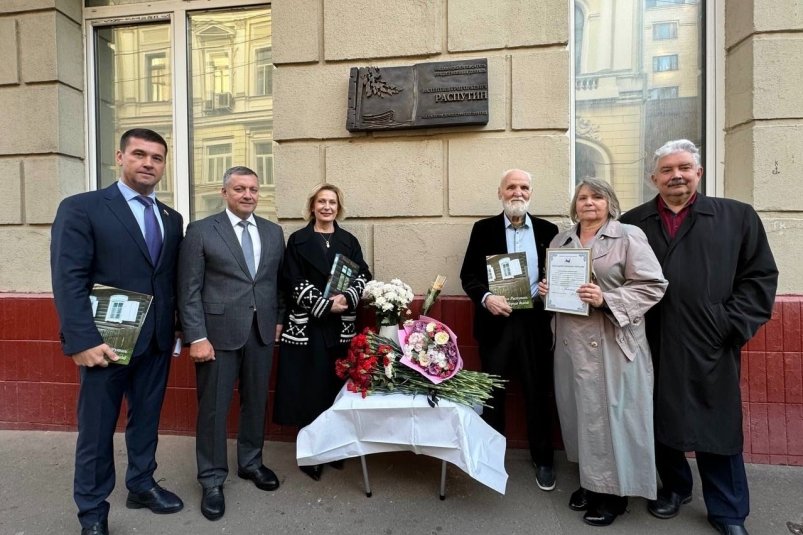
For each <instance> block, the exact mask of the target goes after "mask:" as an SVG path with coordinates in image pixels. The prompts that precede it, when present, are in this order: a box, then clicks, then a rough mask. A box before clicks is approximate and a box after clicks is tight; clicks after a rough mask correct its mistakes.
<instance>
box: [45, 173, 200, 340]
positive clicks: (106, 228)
mask: <svg viewBox="0 0 803 535" xmlns="http://www.w3.org/2000/svg"><path fill="white" fill-rule="evenodd" d="M156 207H157V209H158V210H159V215H160V216H161V219H162V224H163V225H164V242H163V245H162V253H161V256H160V257H159V261H158V263H157V264H156V265H155V266H154V265H153V263H152V262H151V258H150V255H149V254H148V247H147V246H146V245H145V238H144V237H143V236H142V231H141V230H140V228H139V225H138V224H137V220H136V219H135V218H134V214H133V213H131V208H129V206H128V203H126V201H125V198H124V197H123V194H122V193H120V188H119V187H118V185H117V183H116V182H115V183H114V184H112V185H111V186H109V187H107V188H105V189H102V190H98V191H90V192H86V193H80V194H78V195H73V196H72V197H68V198H66V199H64V200H63V201H62V202H61V204H60V205H59V209H58V211H57V212H56V219H55V221H53V228H52V229H51V243H50V269H51V277H52V281H53V296H54V298H55V301H56V309H57V311H58V315H59V323H60V327H61V342H62V346H63V349H64V353H65V354H67V355H74V354H75V353H79V352H81V351H83V350H85V349H89V348H91V347H95V346H97V345H100V344H102V343H103V339H102V338H101V336H100V334H99V333H98V330H97V328H96V327H95V322H94V320H93V318H92V307H91V305H90V303H89V292H90V290H91V289H92V286H93V285H94V284H105V285H107V286H115V287H117V288H122V289H125V290H131V291H134V292H141V293H145V294H150V295H152V296H153V302H152V303H151V307H150V309H149V310H148V315H147V316H146V318H145V323H144V324H143V326H142V331H141V332H140V335H139V339H138V340H137V344H136V346H135V347H134V355H135V356H136V355H139V354H142V353H143V352H145V351H146V350H147V348H148V344H149V343H150V341H151V338H153V337H155V339H156V342H157V344H158V346H159V349H160V350H161V351H167V350H169V349H172V347H173V337H174V330H175V329H176V314H175V311H176V265H177V258H178V248H179V244H180V243H181V239H182V233H183V230H184V223H183V221H182V218H181V214H179V213H178V212H176V211H175V210H173V209H172V208H170V207H168V206H166V205H164V204H162V203H161V202H159V201H156Z"/></svg>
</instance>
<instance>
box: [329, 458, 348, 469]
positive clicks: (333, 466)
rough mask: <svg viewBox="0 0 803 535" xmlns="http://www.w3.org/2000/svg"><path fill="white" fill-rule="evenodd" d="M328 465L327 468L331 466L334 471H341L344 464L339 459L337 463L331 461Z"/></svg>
mask: <svg viewBox="0 0 803 535" xmlns="http://www.w3.org/2000/svg"><path fill="white" fill-rule="evenodd" d="M328 464H329V466H331V467H332V468H334V469H335V470H343V468H345V463H344V462H343V459H339V460H337V461H332V462H331V463H328Z"/></svg>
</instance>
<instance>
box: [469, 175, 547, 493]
mask: <svg viewBox="0 0 803 535" xmlns="http://www.w3.org/2000/svg"><path fill="white" fill-rule="evenodd" d="M531 187H532V177H531V176H530V174H529V173H527V172H526V171H522V170H520V169H511V170H509V171H506V172H505V173H504V175H503V176H502V181H501V183H500V185H499V190H498V195H499V199H500V200H501V201H502V207H503V209H504V211H503V213H501V214H499V215H497V216H494V217H489V218H487V219H482V220H480V221H477V222H476V223H475V224H474V228H473V229H472V231H471V238H470V239H469V242H468V249H467V250H466V256H465V259H464V260H463V268H462V269H461V271H460V279H461V281H462V283H463V290H464V291H465V292H466V294H467V295H468V296H469V297H470V298H471V300H472V301H473V302H474V337H475V338H476V339H477V344H478V345H479V353H480V360H481V362H482V369H483V371H484V372H487V373H493V374H497V375H501V376H503V377H505V378H508V379H509V378H512V377H518V378H519V379H520V380H521V385H522V390H523V392H524V405H525V411H526V415H527V435H528V439H529V443H530V454H531V456H532V461H533V465H534V466H535V469H536V470H535V477H536V483H537V484H538V487H539V488H541V489H542V490H545V491H548V490H552V489H554V488H555V471H554V468H553V459H552V409H551V403H550V392H552V331H551V328H550V325H549V321H550V316H549V314H548V313H547V312H545V311H544V307H543V303H542V302H541V301H540V300H539V299H535V296H536V294H537V292H538V280H539V276H540V275H541V274H542V273H543V271H544V259H545V257H546V248H547V246H548V245H549V242H550V241H551V240H552V238H553V237H555V235H556V234H557V233H558V227H557V226H555V225H553V224H552V223H550V222H549V221H545V220H543V219H539V218H537V217H535V216H532V215H529V214H528V213H527V210H528V208H529V205H530V194H531ZM510 252H524V253H526V256H527V267H528V275H529V278H530V290H531V294H532V297H533V308H532V309H526V310H513V309H511V307H510V305H509V304H508V302H507V300H506V299H505V297H504V296H502V295H494V294H493V293H492V292H491V291H490V290H489V288H488V270H487V264H486V256H490V255H496V254H504V253H510ZM490 404H491V405H492V406H493V408H492V409H487V408H486V409H485V411H484V412H483V417H484V418H485V421H487V422H488V424H490V425H491V426H492V427H493V428H494V429H496V430H497V431H499V432H500V433H503V434H504V432H505V391H504V390H496V391H495V392H494V396H493V398H492V400H491V402H490Z"/></svg>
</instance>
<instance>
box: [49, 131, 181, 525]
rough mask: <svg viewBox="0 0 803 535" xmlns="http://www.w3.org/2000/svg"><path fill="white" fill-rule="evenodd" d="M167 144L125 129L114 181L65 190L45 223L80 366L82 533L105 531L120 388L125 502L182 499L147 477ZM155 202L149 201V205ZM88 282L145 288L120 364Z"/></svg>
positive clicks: (159, 369)
mask: <svg viewBox="0 0 803 535" xmlns="http://www.w3.org/2000/svg"><path fill="white" fill-rule="evenodd" d="M166 157H167V144H166V143H165V140H164V139H163V138H162V136H160V135H159V134H157V133H156V132H153V131H151V130H146V129H133V130H129V131H127V132H125V133H124V134H123V136H122V137H121V139H120V148H119V150H118V151H117V153H116V161H117V165H119V166H120V168H121V173H120V180H119V182H117V183H115V184H112V185H111V186H109V187H108V188H105V189H103V190H98V191H90V192H87V193H81V194H78V195H74V196H72V197H68V198H66V199H64V200H63V201H62V202H61V204H60V205H59V209H58V212H57V213H56V219H55V221H54V222H53V228H52V236H51V246H50V265H51V274H52V281H53V296H54V298H55V301H56V309H57V311H58V315H59V322H60V327H61V341H62V346H63V349H64V353H65V354H66V355H69V356H70V357H71V358H72V359H73V361H74V362H75V363H76V364H77V365H78V366H79V367H80V368H79V374H80V381H81V386H80V390H79V394H78V443H77V445H76V451H75V481H74V497H75V503H76V504H77V505H78V519H79V521H80V522H81V526H82V530H81V533H82V534H84V535H87V534H92V535H98V534H106V533H108V514H109V502H107V501H106V498H107V497H108V496H109V494H111V492H112V489H113V488H114V481H115V473H114V450H113V444H112V441H113V436H114V428H115V425H116V423H117V417H118V415H119V413H120V405H121V403H122V399H123V396H125V399H126V407H127V411H128V422H127V425H126V434H125V438H126V448H127V451H128V469H127V470H126V478H125V480H126V487H127V488H128V491H129V493H128V499H127V501H126V506H127V507H129V508H141V507H147V508H149V509H151V510H152V511H153V512H155V513H173V512H176V511H179V510H181V508H182V507H183V506H184V504H183V503H182V502H181V499H179V497H178V496H176V495H175V494H173V493H172V492H170V491H168V490H165V489H163V488H162V487H160V486H159V485H157V484H156V481H155V480H154V478H153V473H154V471H155V470H156V460H155V453H156V442H157V435H158V428H159V414H160V412H161V409H162V401H163V400H164V394H165V387H166V385H167V375H168V371H169V369H170V354H171V352H172V349H173V347H174V345H175V327H176V323H175V295H176V294H175V279H176V262H177V258H178V248H179V244H180V242H181V236H182V229H183V223H182V219H181V215H180V214H179V213H178V212H176V211H174V210H172V209H170V208H169V207H167V206H165V205H164V204H162V203H161V202H159V201H158V200H156V196H155V194H154V188H155V187H156V184H157V183H158V182H159V180H161V178H162V174H163V173H164V169H165V159H166ZM154 203H155V204H154ZM94 284H104V285H107V286H114V287H117V288H121V289H124V290H131V291H135V292H140V293H144V294H148V295H152V296H153V302H152V303H151V306H150V309H149V310H148V314H147V316H146V318H145V322H144V324H143V326H142V330H141V331H140V334H139V338H138V339H137V342H136V345H135V347H134V352H133V355H132V358H131V361H130V363H129V364H128V365H127V366H122V365H112V366H110V365H109V364H110V363H114V361H116V360H118V357H117V355H116V354H115V353H114V351H113V350H112V349H111V348H110V347H109V346H108V345H106V344H105V343H103V339H102V338H101V335H100V334H99V332H98V329H97V328H96V327H95V323H94V319H93V314H92V306H91V304H90V300H89V293H90V291H91V289H92V286H93V285H94Z"/></svg>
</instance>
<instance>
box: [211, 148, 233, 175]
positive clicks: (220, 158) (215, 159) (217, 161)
mask: <svg viewBox="0 0 803 535" xmlns="http://www.w3.org/2000/svg"><path fill="white" fill-rule="evenodd" d="M231 166H232V164H231V143H221V144H219V145H209V146H208V147H206V182H207V183H211V184H214V183H219V184H223V175H224V174H225V173H226V170H227V169H229V168H230V167H231Z"/></svg>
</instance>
